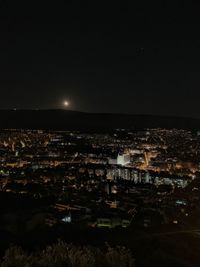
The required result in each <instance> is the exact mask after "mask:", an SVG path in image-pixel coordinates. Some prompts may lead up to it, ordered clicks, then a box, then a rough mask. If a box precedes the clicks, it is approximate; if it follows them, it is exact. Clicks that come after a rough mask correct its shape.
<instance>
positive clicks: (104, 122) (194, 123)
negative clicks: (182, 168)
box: [0, 109, 200, 132]
mask: <svg viewBox="0 0 200 267" xmlns="http://www.w3.org/2000/svg"><path fill="white" fill-rule="evenodd" d="M154 127H162V128H182V129H191V130H199V129H200V120H199V119H192V118H181V117H171V116H153V115H132V114H106V113H87V112H79V111H70V110H60V109H56V110H0V129H10V128H16V129H20V128H23V129H46V130H80V131H97V132H102V131H103V132H105V131H109V130H112V129H116V128H132V129H143V128H154Z"/></svg>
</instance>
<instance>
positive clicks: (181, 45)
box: [0, 0, 200, 118]
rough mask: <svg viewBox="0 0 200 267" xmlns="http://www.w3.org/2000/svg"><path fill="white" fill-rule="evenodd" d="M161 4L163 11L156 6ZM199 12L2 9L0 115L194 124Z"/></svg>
mask: <svg viewBox="0 0 200 267" xmlns="http://www.w3.org/2000/svg"><path fill="white" fill-rule="evenodd" d="M161 2H162V3H161ZM198 12H199V5H197V4H192V2H190V3H188V2H186V1H176V4H174V3H172V2H171V3H170V2H169V1H168V2H167V1H166V2H165V1H160V2H158V1H154V2H153V3H152V2H151V3H149V4H146V3H140V4H137V5H136V4H134V5H133V1H128V2H126V3H125V2H124V1H115V2H114V3H113V4H111V3H110V4H108V2H107V3H106V2H103V1H101V2H97V1H72V3H69V4H65V5H64V4H62V3H61V2H60V3H58V2H55V3H54V4H50V2H46V1H43V3H41V2H37V1H19V2H18V1H8V0H5V1H1V5H0V34H1V42H0V93H1V97H0V108H1V109H10V108H28V109H32V108H39V109H46V108H62V102H63V100H65V99H68V100H69V101H70V103H71V106H70V109H74V110H81V111H89V112H111V113H112V112H114V113H115V112H117V113H140V114H157V115H178V116H192V117H199V118H200V110H199V107H198V100H199V97H200V90H199V88H200V37H199V25H200V23H199V22H200V19H199V14H198Z"/></svg>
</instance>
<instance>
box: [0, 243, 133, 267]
mask: <svg viewBox="0 0 200 267" xmlns="http://www.w3.org/2000/svg"><path fill="white" fill-rule="evenodd" d="M133 266H134V259H133V257H132V254H131V252H130V251H129V250H128V249H126V248H125V247H116V248H113V247H110V246H108V245H107V247H106V249H105V250H100V249H98V248H95V247H89V246H82V247H77V246H74V245H71V244H67V243H65V242H62V241H58V242H57V243H56V244H54V245H52V246H48V247H47V248H46V249H45V250H43V251H41V252H38V253H34V254H30V255H28V254H26V253H25V252H24V251H23V250H22V249H21V248H19V247H11V248H9V249H8V250H7V251H6V253H5V256H4V258H3V260H2V262H1V267H133Z"/></svg>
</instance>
